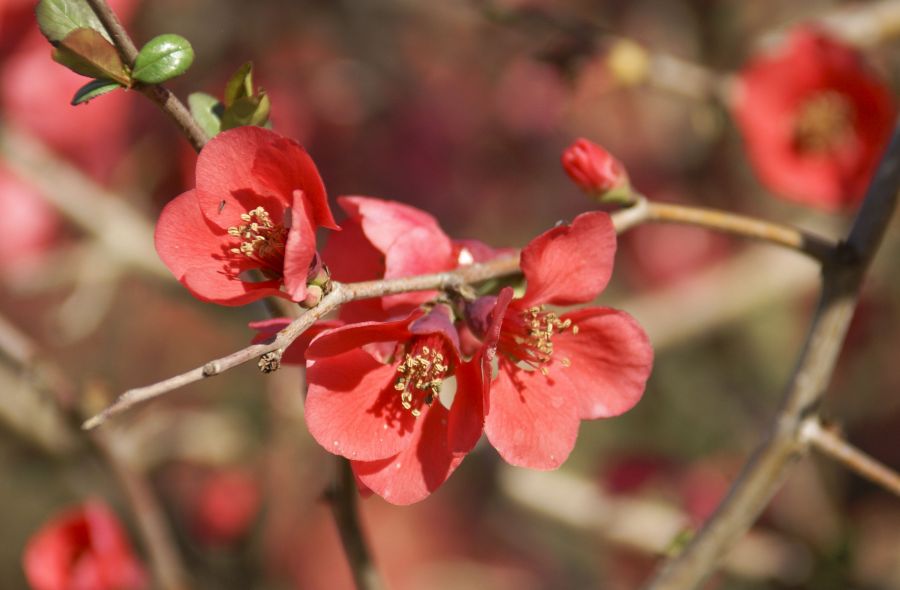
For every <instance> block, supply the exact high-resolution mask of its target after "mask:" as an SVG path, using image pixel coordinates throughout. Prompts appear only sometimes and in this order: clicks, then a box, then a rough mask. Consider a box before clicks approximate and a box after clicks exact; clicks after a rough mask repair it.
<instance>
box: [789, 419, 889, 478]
mask: <svg viewBox="0 0 900 590" xmlns="http://www.w3.org/2000/svg"><path fill="white" fill-rule="evenodd" d="M801 433H802V436H803V439H804V440H805V441H808V442H809V443H810V444H811V445H812V446H813V447H814V448H816V449H817V450H819V451H821V452H822V453H824V454H826V455H828V456H829V457H831V458H832V459H834V460H835V461H837V462H839V463H841V464H842V465H844V466H845V467H847V468H848V469H850V470H851V471H853V472H855V473H856V474H858V475H860V476H862V477H864V478H866V479H868V480H869V481H872V482H874V483H876V484H878V485H880V486H882V487H883V488H885V489H886V490H888V491H890V492H893V493H894V494H896V495H897V496H900V474H898V473H897V472H896V471H894V470H893V469H891V468H890V467H888V466H887V465H885V464H884V463H881V462H879V461H876V460H875V459H873V458H872V457H870V456H869V455H867V454H866V453H863V452H862V451H860V450H859V449H857V448H856V447H854V446H853V445H851V444H850V443H848V442H847V441H846V440H844V439H843V438H841V436H840V435H839V434H838V433H837V432H835V431H834V430H833V429H830V428H824V427H823V426H822V423H821V422H820V421H819V419H818V418H814V417H813V418H808V419H807V420H806V421H805V422H804V423H803V426H802V428H801Z"/></svg>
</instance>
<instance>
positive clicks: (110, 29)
mask: <svg viewBox="0 0 900 590" xmlns="http://www.w3.org/2000/svg"><path fill="white" fill-rule="evenodd" d="M87 3H88V4H89V5H90V7H91V9H92V10H93V11H94V14H96V15H97V18H98V19H100V22H101V23H102V24H103V26H104V28H106V31H107V33H109V36H110V37H111V38H112V41H113V44H114V45H115V46H116V49H117V50H118V51H119V54H120V55H121V56H122V59H123V60H124V61H125V63H126V64H128V65H129V67H130V66H133V65H134V60H135V58H136V57H137V55H138V49H137V47H136V46H135V44H134V41H132V40H131V36H130V35H129V34H128V31H126V30H125V27H123V26H122V23H121V22H120V21H119V19H118V17H117V16H116V13H115V12H113V10H112V9H111V8H110V7H109V4H107V2H106V0H87ZM135 89H136V90H138V91H139V92H140V93H141V94H143V95H144V96H146V97H148V98H149V99H150V100H152V101H153V102H155V103H156V105H157V106H158V107H159V108H160V109H161V110H162V111H163V112H164V113H165V114H166V115H168V116H169V118H171V119H172V120H173V121H174V122H175V124H176V125H178V128H179V129H181V132H182V133H184V135H185V137H186V138H187V140H188V141H190V142H191V145H192V146H193V147H194V149H195V150H197V151H198V152H199V151H200V150H201V149H202V148H203V146H204V145H206V142H207V141H209V138H208V137H207V136H206V133H205V132H204V131H203V129H201V128H200V125H198V124H197V121H196V119H194V117H193V116H192V115H191V112H190V111H189V110H188V109H187V107H185V106H184V103H182V102H181V101H180V100H178V97H177V96H175V95H174V94H172V92H171V91H170V90H168V89H167V88H166V87H164V86H162V85H159V84H150V85H148V84H138V85H136V86H135Z"/></svg>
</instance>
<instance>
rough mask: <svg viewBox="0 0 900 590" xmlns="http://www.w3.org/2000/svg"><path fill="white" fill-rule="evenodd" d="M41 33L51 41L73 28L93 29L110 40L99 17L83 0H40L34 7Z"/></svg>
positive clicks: (55, 40) (65, 34) (56, 39)
mask: <svg viewBox="0 0 900 590" xmlns="http://www.w3.org/2000/svg"><path fill="white" fill-rule="evenodd" d="M34 13H35V16H37V22H38V27H39V28H40V29H41V33H43V34H44V37H46V38H47V40H48V41H50V42H51V43H55V42H57V41H62V40H63V39H64V38H65V37H66V36H67V35H68V34H69V33H71V32H72V31H74V30H75V29H93V30H95V31H97V32H98V33H100V34H101V35H103V37H105V38H106V40H107V41H112V39H110V38H109V35H108V34H107V33H106V29H105V28H104V26H103V25H102V24H101V23H100V19H98V18H97V15H96V14H94V11H93V10H91V7H90V6H89V5H88V3H87V2H85V1H84V0H41V1H40V2H38V5H37V7H35V9H34Z"/></svg>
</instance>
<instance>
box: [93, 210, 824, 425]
mask: <svg viewBox="0 0 900 590" xmlns="http://www.w3.org/2000/svg"><path fill="white" fill-rule="evenodd" d="M612 218H613V224H614V226H615V228H616V231H617V232H619V233H621V232H623V231H626V230H628V229H630V228H632V227H634V226H635V225H638V224H640V223H643V222H646V221H670V222H676V223H686V224H691V225H696V226H700V227H706V228H708V229H713V230H717V231H724V232H728V233H733V234H737V235H741V236H744V237H748V238H753V239H759V240H765V241H768V242H770V243H772V244H776V245H780V246H784V247H788V248H792V249H795V250H798V251H800V252H804V253H806V254H809V255H810V256H812V257H814V258H818V257H820V256H821V257H824V256H825V252H826V251H833V250H834V248H833V247H832V246H830V244H829V243H828V242H827V240H825V239H824V238H819V237H815V236H812V235H811V234H806V233H803V232H801V231H800V230H796V229H793V228H789V227H787V226H781V225H777V224H773V223H769V222H764V221H760V220H754V219H752V218H748V217H742V216H738V215H730V214H725V213H717V212H714V211H710V210H704V209H696V208H691V207H683V206H676V205H665V204H659V203H650V202H649V201H647V200H646V199H643V198H641V199H638V201H637V203H636V204H635V205H634V206H633V207H631V208H628V209H624V210H621V211H617V212H615V213H614V214H613V215H612ZM518 270H519V268H518V255H516V256H508V257H504V258H499V259H496V260H492V261H490V262H487V263H484V264H474V265H471V266H467V267H463V268H460V269H458V270H455V271H449V272H443V273H437V274H431V275H420V276H414V277H404V278H399V279H388V280H376V281H365V282H360V283H349V284H341V283H334V286H333V289H332V291H331V292H330V293H329V294H328V295H326V296H325V297H324V298H323V299H322V301H321V302H320V303H319V304H318V305H317V306H316V307H315V308H313V309H311V310H309V311H307V312H306V313H304V314H303V315H301V316H300V317H299V318H297V319H296V320H294V321H293V322H291V323H290V324H289V325H288V326H287V327H285V328H284V329H283V330H281V331H280V332H279V333H278V335H277V336H276V337H275V339H274V340H272V342H269V343H267V344H254V345H252V346H248V347H246V348H242V349H241V350H238V351H236V352H233V353H231V354H229V355H227V356H224V357H221V358H218V359H215V360H212V361H210V362H208V363H206V364H205V365H203V366H201V367H196V368H194V369H191V370H190V371H187V372H185V373H182V374H180V375H175V376H174V377H170V378H169V379H166V380H164V381H160V382H158V383H154V384H152V385H148V386H146V387H139V388H136V389H129V390H128V391H126V392H125V393H123V394H122V395H120V396H119V397H118V398H117V399H116V401H115V402H114V403H113V404H112V405H111V406H109V407H108V408H106V409H105V410H103V411H102V412H100V413H99V414H97V415H96V416H94V417H92V418H90V419H89V420H87V421H86V422H85V423H84V424H83V426H82V427H83V428H85V429H87V430H90V429H92V428H96V427H97V426H99V425H101V424H103V423H104V422H105V421H106V420H108V419H109V418H111V417H113V416H115V415H117V414H120V413H122V412H124V411H126V410H128V409H129V408H131V407H133V406H134V405H136V404H138V403H141V402H144V401H147V400H150V399H153V398H155V397H158V396H160V395H163V394H166V393H168V392H170V391H173V390H175V389H179V388H181V387H184V386H185V385H189V384H191V383H194V382H197V381H201V380H203V379H206V378H207V377H213V376H215V375H219V374H221V373H224V372H225V371H227V370H229V369H232V368H234V367H237V366H238V365H242V364H244V363H246V362H249V361H251V360H253V359H255V358H258V357H260V356H262V355H265V354H268V353H271V352H273V351H276V350H279V349H284V348H287V346H289V345H290V344H291V343H292V342H293V341H294V340H295V339H297V337H299V336H300V334H302V333H303V331H304V330H306V329H307V328H309V327H310V326H311V325H312V324H313V323H315V322H316V320H318V319H320V318H322V317H323V316H325V315H326V314H327V313H329V312H331V311H333V310H334V309H337V308H338V307H340V306H341V305H343V304H345V303H348V302H350V301H356V300H358V299H371V298H373V297H384V296H386V295H394V294H397V293H407V292H411V291H429V290H433V289H434V290H448V289H452V288H457V287H460V286H462V285H465V284H470V283H477V282H479V281H483V280H487V279H491V278H495V277H500V276H505V275H510V274H514V273H516V272H518Z"/></svg>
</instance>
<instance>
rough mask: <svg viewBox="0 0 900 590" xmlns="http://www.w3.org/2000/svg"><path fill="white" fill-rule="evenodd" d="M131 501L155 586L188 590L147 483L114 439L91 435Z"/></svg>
mask: <svg viewBox="0 0 900 590" xmlns="http://www.w3.org/2000/svg"><path fill="white" fill-rule="evenodd" d="M88 436H89V437H90V439H91V442H92V443H93V445H94V447H95V448H96V449H97V452H98V453H99V454H100V455H101V456H102V457H103V458H104V459H105V461H106V464H107V465H108V466H109V468H110V469H111V470H112V472H113V475H115V477H116V480H118V482H119V486H120V487H121V488H122V491H123V492H124V494H125V497H126V498H127V499H128V504H129V505H130V507H131V512H132V514H133V516H134V519H135V522H136V524H137V530H138V532H139V533H140V535H141V538H142V539H143V541H144V546H145V547H146V549H147V553H148V554H149V557H150V564H151V566H152V567H153V574H154V578H155V580H156V583H157V584H158V586H159V587H160V588H164V589H165V590H187V588H189V585H188V578H187V575H186V573H185V569H184V566H183V565H182V563H181V558H180V557H179V555H178V551H177V550H176V544H175V541H174V539H173V538H172V531H171V530H170V529H169V525H168V524H167V522H166V517H165V513H164V512H163V510H162V507H161V506H160V504H159V501H158V500H157V498H156V494H154V492H153V490H152V488H151V487H150V485H149V483H148V482H147V480H146V479H145V478H144V477H143V476H142V475H141V474H139V473H138V472H136V471H135V470H134V469H133V468H132V467H131V466H130V465H128V464H127V462H126V461H125V460H124V459H123V458H122V457H120V456H119V453H118V451H117V450H116V445H115V439H114V438H111V437H110V436H109V435H108V433H107V432H105V431H94V432H90V433H88Z"/></svg>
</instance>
